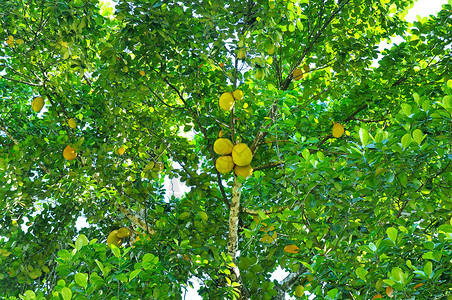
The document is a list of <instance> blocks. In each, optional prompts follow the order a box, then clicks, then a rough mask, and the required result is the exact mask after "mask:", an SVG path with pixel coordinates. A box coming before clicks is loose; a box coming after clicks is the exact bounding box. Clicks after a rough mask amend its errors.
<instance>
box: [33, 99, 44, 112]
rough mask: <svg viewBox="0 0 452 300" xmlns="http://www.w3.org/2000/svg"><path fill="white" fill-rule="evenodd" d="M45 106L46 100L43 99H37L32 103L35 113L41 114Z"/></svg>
mask: <svg viewBox="0 0 452 300" xmlns="http://www.w3.org/2000/svg"><path fill="white" fill-rule="evenodd" d="M43 106H44V98H42V97H36V98H34V99H33V101H31V108H32V109H33V110H34V111H35V112H40V111H41V109H42V108H43Z"/></svg>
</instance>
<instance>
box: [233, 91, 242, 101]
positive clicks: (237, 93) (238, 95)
mask: <svg viewBox="0 0 452 300" xmlns="http://www.w3.org/2000/svg"><path fill="white" fill-rule="evenodd" d="M232 96H233V97H234V99H235V100H242V98H243V92H242V91H241V90H235V91H234V92H233V93H232Z"/></svg>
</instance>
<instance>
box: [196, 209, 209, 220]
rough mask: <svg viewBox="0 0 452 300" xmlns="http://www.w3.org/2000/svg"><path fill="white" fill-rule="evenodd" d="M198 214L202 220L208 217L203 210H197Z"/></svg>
mask: <svg viewBox="0 0 452 300" xmlns="http://www.w3.org/2000/svg"><path fill="white" fill-rule="evenodd" d="M198 214H199V217H201V219H202V220H203V221H204V222H207V220H208V219H209V216H208V215H207V214H206V213H205V212H203V211H199V212H198Z"/></svg>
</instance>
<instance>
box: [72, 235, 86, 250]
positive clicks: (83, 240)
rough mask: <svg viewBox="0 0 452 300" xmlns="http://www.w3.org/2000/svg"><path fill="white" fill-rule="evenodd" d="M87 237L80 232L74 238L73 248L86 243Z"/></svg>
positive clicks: (78, 248)
mask: <svg viewBox="0 0 452 300" xmlns="http://www.w3.org/2000/svg"><path fill="white" fill-rule="evenodd" d="M88 243H89V241H88V238H87V237H86V236H85V235H84V234H80V235H79V236H78V237H77V240H75V249H77V251H78V250H80V249H81V248H82V247H83V246H86V245H88Z"/></svg>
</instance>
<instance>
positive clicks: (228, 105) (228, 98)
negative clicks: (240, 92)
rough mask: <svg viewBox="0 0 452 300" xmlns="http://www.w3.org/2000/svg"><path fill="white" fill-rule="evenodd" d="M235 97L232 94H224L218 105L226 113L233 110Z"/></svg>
mask: <svg viewBox="0 0 452 300" xmlns="http://www.w3.org/2000/svg"><path fill="white" fill-rule="evenodd" d="M234 102H235V101H234V97H233V96H232V94H231V93H223V94H222V95H221V96H220V100H219V101H218V104H219V105H220V107H221V108H222V109H224V110H226V111H228V110H231V109H232V107H233V106H234Z"/></svg>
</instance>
